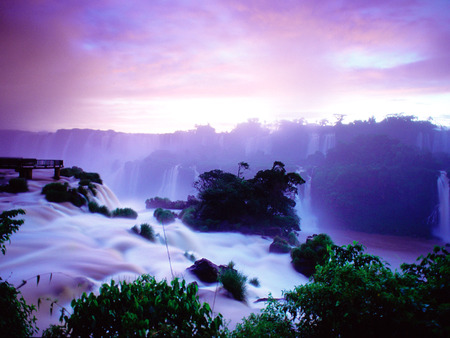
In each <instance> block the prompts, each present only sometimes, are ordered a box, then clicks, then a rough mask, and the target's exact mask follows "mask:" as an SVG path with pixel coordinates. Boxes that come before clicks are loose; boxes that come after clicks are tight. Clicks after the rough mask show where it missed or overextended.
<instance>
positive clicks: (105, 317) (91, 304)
mask: <svg viewBox="0 0 450 338" xmlns="http://www.w3.org/2000/svg"><path fill="white" fill-rule="evenodd" d="M197 291H198V287H197V285H196V284H188V285H186V282H185V281H184V280H181V281H180V280H178V279H174V280H173V281H172V282H171V283H170V285H169V284H168V283H167V282H166V281H165V280H164V281H161V282H157V281H156V280H155V278H154V277H152V276H149V275H143V276H141V277H139V278H138V279H137V280H135V281H134V282H132V283H128V282H126V281H122V282H119V283H118V284H116V283H115V282H114V281H111V283H110V284H103V285H102V287H101V288H100V291H99V295H98V296H96V295H94V294H93V293H91V294H89V295H87V294H86V293H84V294H83V295H82V296H81V298H79V299H77V300H73V301H72V303H71V306H72V308H73V313H72V314H71V315H70V316H69V315H67V314H66V313H62V315H61V320H62V321H64V324H63V325H62V326H59V327H55V326H53V327H51V328H50V329H49V330H48V331H47V333H48V335H50V333H51V332H61V331H63V332H64V334H65V335H70V336H75V337H78V336H81V337H90V336H94V337H112V336H114V337H115V336H119V337H136V336H138V337H151V336H162V337H216V336H220V335H222V333H223V329H222V325H223V322H222V315H220V314H219V315H218V316H217V317H214V318H213V317H212V311H211V308H210V307H209V305H208V304H206V303H204V304H203V305H201V304H200V302H199V299H198V296H197Z"/></svg>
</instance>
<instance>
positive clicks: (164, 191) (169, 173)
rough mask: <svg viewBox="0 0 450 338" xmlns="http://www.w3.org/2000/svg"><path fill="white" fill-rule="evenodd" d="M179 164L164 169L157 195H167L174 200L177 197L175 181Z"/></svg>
mask: <svg viewBox="0 0 450 338" xmlns="http://www.w3.org/2000/svg"><path fill="white" fill-rule="evenodd" d="M180 166H181V165H180V164H177V165H176V166H174V167H172V168H170V169H169V170H166V171H165V172H164V177H163V180H162V185H161V188H160V189H159V192H158V196H160V197H167V198H169V199H171V200H175V199H176V197H177V181H178V173H179V169H180Z"/></svg>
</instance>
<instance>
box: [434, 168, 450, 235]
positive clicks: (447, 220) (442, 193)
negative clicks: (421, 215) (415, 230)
mask: <svg viewBox="0 0 450 338" xmlns="http://www.w3.org/2000/svg"><path fill="white" fill-rule="evenodd" d="M437 187H438V195H439V224H438V227H437V229H436V230H435V233H434V234H435V235H436V236H437V237H439V238H441V239H442V240H444V241H445V242H450V200H449V180H448V177H447V173H446V172H445V171H441V174H440V175H439V178H438V180H437Z"/></svg>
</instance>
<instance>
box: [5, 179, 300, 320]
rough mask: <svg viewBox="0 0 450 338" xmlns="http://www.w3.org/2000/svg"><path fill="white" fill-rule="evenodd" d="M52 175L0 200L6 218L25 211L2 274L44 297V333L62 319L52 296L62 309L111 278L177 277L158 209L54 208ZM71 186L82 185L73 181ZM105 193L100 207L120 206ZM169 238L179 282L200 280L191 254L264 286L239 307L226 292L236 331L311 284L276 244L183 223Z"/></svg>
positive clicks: (218, 307)
mask: <svg viewBox="0 0 450 338" xmlns="http://www.w3.org/2000/svg"><path fill="white" fill-rule="evenodd" d="M11 174H12V175H16V174H15V173H14V172H12V173H11ZM51 174H52V173H51V172H50V171H47V172H46V171H39V170H36V171H34V172H33V176H34V178H35V180H33V181H29V187H30V190H31V191H30V192H28V193H22V194H17V195H16V194H7V193H1V194H0V212H2V211H4V210H10V209H17V208H23V209H25V210H26V215H25V216H23V219H24V220H25V223H24V225H23V226H21V228H20V230H19V231H18V232H17V233H16V234H14V235H13V236H12V241H11V244H7V254H6V255H5V256H2V257H0V276H2V278H3V279H7V280H8V281H9V282H10V283H12V284H14V285H16V286H18V285H20V284H21V282H22V280H28V283H27V284H26V285H25V286H23V287H22V288H21V289H20V291H21V292H22V293H23V294H24V296H25V298H26V300H27V301H28V302H30V303H33V304H37V299H38V298H39V297H40V298H41V299H43V306H42V307H41V310H40V311H39V313H38V314H37V316H38V318H39V322H38V326H39V327H40V328H41V329H45V328H46V327H48V325H49V324H50V323H57V321H58V318H59V313H58V311H55V313H54V314H53V315H52V316H50V313H49V310H48V306H49V304H50V302H49V301H45V299H46V298H51V299H58V300H59V302H58V303H59V304H60V305H61V306H64V307H66V308H69V303H70V300H71V299H72V298H74V297H78V296H79V295H80V294H81V293H82V292H83V291H90V290H92V291H96V290H98V288H99V286H100V285H101V284H102V283H104V282H109V281H110V280H111V279H112V278H114V279H124V278H126V279H135V278H136V277H137V276H138V275H140V274H144V273H147V274H151V275H154V276H155V277H156V278H157V279H159V280H161V279H167V280H171V279H172V275H171V272H170V267H169V261H168V257H167V252H166V246H165V245H164V244H163V243H164V240H163V230H162V227H161V226H160V225H159V224H158V223H157V222H156V220H155V219H154V217H153V216H152V215H153V210H141V211H140V212H139V217H138V219H137V220H128V219H109V218H106V217H104V216H102V215H99V214H91V213H89V212H87V210H86V208H85V207H84V208H82V209H81V210H80V209H79V208H76V207H74V206H72V205H71V204H69V203H62V204H56V203H50V202H47V201H46V200H45V199H44V197H43V195H41V194H40V191H41V189H42V186H43V185H45V184H47V183H49V182H52V181H53V180H52V179H51V178H50V176H51ZM64 181H67V182H69V183H71V184H76V182H75V181H73V180H71V179H64ZM98 191H99V193H98V194H97V199H98V201H99V203H100V204H105V205H108V206H110V207H111V208H114V207H117V206H119V201H118V200H117V198H116V197H115V196H114V194H113V193H112V192H111V191H110V190H109V189H108V188H107V187H106V186H103V187H99V189H98ZM142 223H149V224H151V225H152V227H153V228H154V230H155V232H156V233H157V234H158V237H159V239H160V240H158V241H157V242H156V243H152V242H149V241H147V240H145V239H143V238H141V237H139V236H138V235H135V234H133V233H131V232H130V229H131V227H132V226H133V225H135V224H142ZM166 234H167V241H168V244H169V250H170V256H171V261H172V268H173V271H174V275H175V277H182V278H185V279H186V280H187V281H188V282H192V281H197V280H196V278H195V277H194V276H193V275H192V274H190V273H189V272H187V271H186V268H187V267H189V266H191V265H192V262H191V261H189V260H188V259H187V258H186V257H185V255H184V254H185V252H186V251H188V252H189V253H192V254H194V256H195V257H196V258H197V259H200V258H203V257H205V258H207V259H209V260H211V261H212V262H214V263H216V264H227V263H228V262H230V261H233V262H234V263H235V264H236V268H237V269H238V270H240V271H242V272H243V273H244V274H245V275H247V276H248V277H249V278H253V277H257V278H258V279H259V281H260V283H261V287H259V288H256V287H254V286H251V285H248V286H247V289H248V293H247V299H248V301H247V303H240V302H237V301H234V300H232V299H231V298H230V297H228V295H227V294H226V292H225V291H224V290H222V289H219V293H218V295H217V299H216V301H215V309H214V311H215V312H221V313H223V314H224V316H225V318H227V320H231V325H235V324H236V322H238V321H240V319H241V318H242V317H244V316H247V315H248V314H249V313H250V312H252V311H255V310H257V309H259V308H261V307H262V306H263V305H264V304H263V303H257V304H254V301H255V300H257V299H259V298H263V297H267V296H268V294H269V293H272V294H273V296H274V297H280V296H281V295H282V290H287V289H292V288H293V287H294V286H295V285H298V284H302V283H305V282H306V281H307V279H306V278H305V277H304V276H302V275H300V274H298V273H297V272H295V271H294V269H292V267H291V265H290V258H289V255H277V254H270V253H269V252H268V250H269V245H270V244H271V241H270V240H269V239H264V238H261V237H260V236H245V235H242V234H237V233H221V234H214V233H197V232H194V231H192V230H190V229H189V228H187V227H186V226H185V225H183V224H182V223H181V222H179V221H177V222H175V223H174V224H171V225H168V226H166ZM50 274H52V280H51V282H50V281H49V279H50ZM37 275H40V276H41V281H40V283H39V285H36V276H37ZM197 282H198V283H199V287H200V296H201V300H202V301H209V302H211V305H212V302H213V299H214V297H213V296H214V291H215V290H216V284H211V285H209V284H204V283H202V282H200V281H197Z"/></svg>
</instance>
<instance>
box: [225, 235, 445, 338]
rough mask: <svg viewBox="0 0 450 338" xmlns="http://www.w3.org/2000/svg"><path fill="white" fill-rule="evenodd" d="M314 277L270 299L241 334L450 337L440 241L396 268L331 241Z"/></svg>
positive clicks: (236, 333) (360, 249)
mask: <svg viewBox="0 0 450 338" xmlns="http://www.w3.org/2000/svg"><path fill="white" fill-rule="evenodd" d="M328 252H329V259H328V260H327V261H325V262H324V263H323V265H318V266H317V268H316V272H315V274H314V276H313V277H314V278H313V279H311V280H310V283H308V284H305V285H300V286H297V287H296V288H295V289H294V290H292V291H289V292H285V300H282V301H276V300H273V299H272V300H270V301H269V305H268V307H267V308H266V309H264V310H263V311H262V313H261V314H252V315H251V316H249V317H248V318H246V319H244V321H243V322H242V323H241V324H238V325H237V327H236V330H235V331H233V332H232V335H233V336H235V337H257V336H284V337H362V336H364V337H400V336H402V337H449V336H450V324H449V321H448V318H449V316H450V254H449V252H448V251H447V250H446V249H445V248H440V247H435V249H434V250H433V252H432V253H430V254H428V255H427V256H426V257H419V259H418V263H417V264H403V265H402V266H401V268H402V272H401V273H400V272H392V271H391V270H390V269H389V267H388V264H387V263H386V262H384V261H382V260H381V259H380V258H379V257H377V256H373V255H369V254H366V253H364V247H363V246H362V245H360V244H357V243H355V244H353V245H348V246H344V247H337V246H335V247H333V248H332V247H329V249H328Z"/></svg>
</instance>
